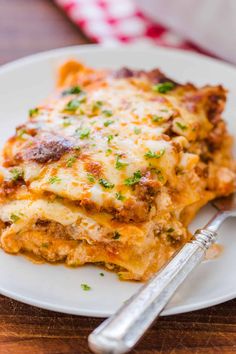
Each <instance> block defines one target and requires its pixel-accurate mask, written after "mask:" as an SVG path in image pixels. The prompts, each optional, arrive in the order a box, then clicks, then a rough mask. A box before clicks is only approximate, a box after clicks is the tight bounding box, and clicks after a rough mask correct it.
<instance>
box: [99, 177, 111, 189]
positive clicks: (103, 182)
mask: <svg viewBox="0 0 236 354" xmlns="http://www.w3.org/2000/svg"><path fill="white" fill-rule="evenodd" d="M98 182H99V184H101V186H103V187H104V188H106V189H112V188H114V186H115V185H114V184H113V183H111V182H109V181H108V180H106V179H105V178H100V179H99V181H98Z"/></svg>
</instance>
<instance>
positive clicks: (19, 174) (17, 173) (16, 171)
mask: <svg viewBox="0 0 236 354" xmlns="http://www.w3.org/2000/svg"><path fill="white" fill-rule="evenodd" d="M10 173H11V175H12V181H17V180H18V179H19V178H21V177H23V171H22V170H19V169H18V168H13V169H12V170H11V171H10Z"/></svg>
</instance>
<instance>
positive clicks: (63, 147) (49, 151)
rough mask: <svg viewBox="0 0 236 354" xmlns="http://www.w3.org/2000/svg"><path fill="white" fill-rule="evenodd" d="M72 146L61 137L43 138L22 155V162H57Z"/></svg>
mask: <svg viewBox="0 0 236 354" xmlns="http://www.w3.org/2000/svg"><path fill="white" fill-rule="evenodd" d="M72 147H73V144H72V143H71V142H70V141H69V140H66V139H65V138H63V137H58V136H52V135H50V136H44V137H43V138H41V139H39V140H37V141H36V142H35V144H34V145H32V146H30V147H29V148H28V149H26V151H25V152H24V153H23V156H22V159H23V160H26V161H27V160H31V161H36V162H39V163H46V162H51V161H58V160H59V159H60V158H61V157H62V156H63V155H64V154H65V153H67V152H68V151H70V150H71V149H72Z"/></svg>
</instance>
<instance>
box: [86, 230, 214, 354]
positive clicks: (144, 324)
mask: <svg viewBox="0 0 236 354" xmlns="http://www.w3.org/2000/svg"><path fill="white" fill-rule="evenodd" d="M216 235H217V234H216V232H215V231H211V230H210V229H201V230H197V231H196V232H195V234H194V239H193V240H192V241H191V242H189V243H187V244H186V245H185V246H184V247H183V248H182V249H181V250H180V251H179V252H178V253H177V254H175V255H174V257H172V259H171V260H170V261H169V263H167V264H166V265H165V266H164V267H163V268H162V269H161V270H160V271H159V272H158V273H157V274H156V275H155V276H154V277H153V278H152V279H151V280H150V281H149V282H148V283H147V284H145V285H144V286H143V287H142V288H141V289H140V290H139V291H138V293H137V294H135V295H134V296H132V297H131V298H130V299H129V300H128V301H127V302H126V303H125V304H124V305H123V306H122V307H121V308H120V310H118V312H117V313H116V314H114V315H113V316H111V317H110V318H109V319H107V320H106V321H105V322H103V323H102V324H101V325H100V326H99V327H98V328H97V329H96V330H95V331H94V332H92V333H91V334H90V336H89V346H90V348H91V350H92V351H93V352H94V353H97V354H122V353H127V352H128V351H129V350H131V349H132V348H133V347H134V345H135V344H136V343H137V342H138V340H139V339H140V338H141V337H142V335H143V334H144V333H145V331H146V330H147V329H148V328H149V327H150V325H151V324H152V323H153V321H154V320H155V319H156V317H157V316H158V315H159V314H160V313H161V311H162V310H163V308H164V307H165V306H166V304H167V303H168V302H169V300H170V299H171V297H172V296H173V295H174V293H175V291H176V289H177V288H178V287H179V286H180V285H181V284H182V283H183V281H184V280H185V279H186V277H187V276H188V275H189V274H190V273H191V271H192V270H193V269H194V268H195V267H196V265H197V264H199V263H200V262H201V260H202V259H203V257H204V255H205V253H206V250H207V249H208V248H209V246H210V245H211V244H212V243H214V242H215V239H216Z"/></svg>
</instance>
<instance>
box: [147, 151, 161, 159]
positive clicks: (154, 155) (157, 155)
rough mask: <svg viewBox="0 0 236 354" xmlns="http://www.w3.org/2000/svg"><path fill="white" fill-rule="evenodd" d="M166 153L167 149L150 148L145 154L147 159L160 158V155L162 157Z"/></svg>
mask: <svg viewBox="0 0 236 354" xmlns="http://www.w3.org/2000/svg"><path fill="white" fill-rule="evenodd" d="M164 153H165V149H161V150H160V151H159V152H157V153H156V152H153V151H151V150H149V151H148V152H146V154H145V155H144V156H145V157H146V158H147V159H159V158H160V157H162V156H163V155H164Z"/></svg>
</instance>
